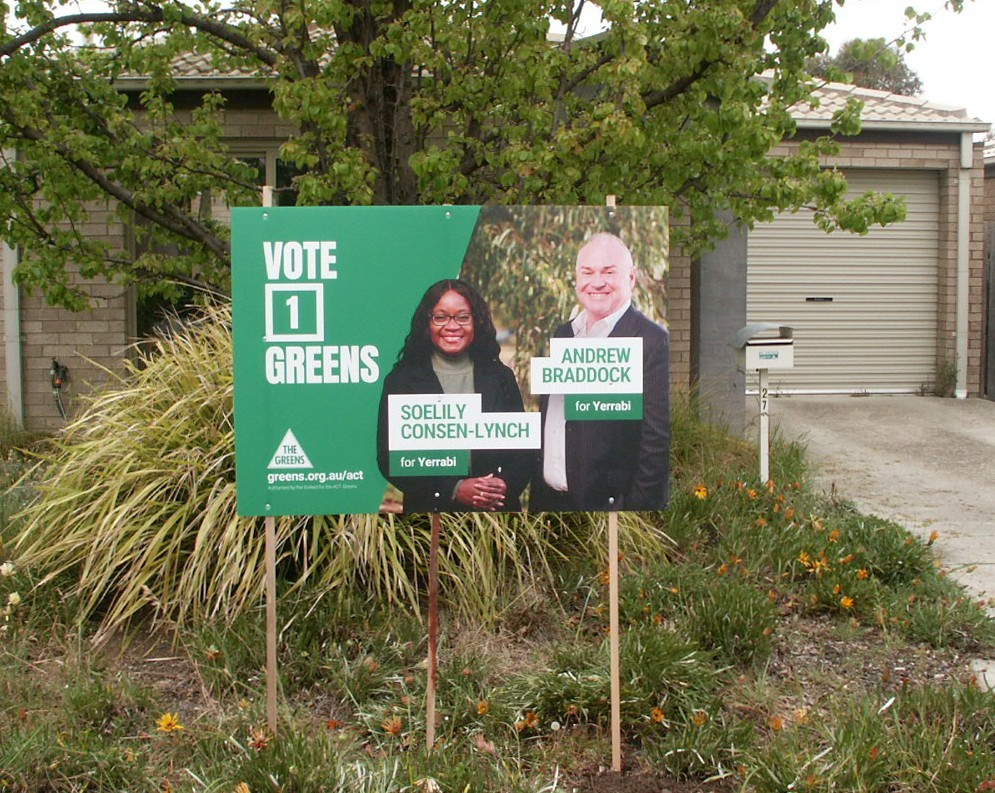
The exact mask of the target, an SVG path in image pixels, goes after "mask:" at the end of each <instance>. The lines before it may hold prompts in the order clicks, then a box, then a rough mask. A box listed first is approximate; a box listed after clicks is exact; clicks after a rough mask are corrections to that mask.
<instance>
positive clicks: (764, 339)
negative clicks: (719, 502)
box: [730, 323, 795, 483]
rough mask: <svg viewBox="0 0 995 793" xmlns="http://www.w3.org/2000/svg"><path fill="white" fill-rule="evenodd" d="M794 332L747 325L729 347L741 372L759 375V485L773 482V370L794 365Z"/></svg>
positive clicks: (781, 327) (771, 326) (788, 328)
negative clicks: (769, 372)
mask: <svg viewBox="0 0 995 793" xmlns="http://www.w3.org/2000/svg"><path fill="white" fill-rule="evenodd" d="M794 342H795V340H794V331H793V330H792V329H791V328H790V327H788V326H787V325H770V324H767V323H756V324H753V325H747V326H746V327H744V328H742V329H741V330H740V331H739V333H737V334H736V335H735V337H733V340H732V341H731V342H730V344H731V345H732V346H733V347H735V348H736V350H737V359H738V363H739V369H740V371H742V372H744V373H745V372H757V375H758V380H759V382H758V388H757V396H758V398H759V400H760V481H761V483H765V482H767V481H768V480H769V479H770V390H769V385H768V374H767V372H768V371H769V370H770V369H791V368H792V367H793V366H794V364H795V347H794Z"/></svg>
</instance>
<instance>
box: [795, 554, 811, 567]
mask: <svg viewBox="0 0 995 793" xmlns="http://www.w3.org/2000/svg"><path fill="white" fill-rule="evenodd" d="M798 561H799V562H801V563H802V564H803V565H805V566H806V567H811V564H812V560H811V558H810V557H809V555H808V551H802V552H801V553H800V554H798Z"/></svg>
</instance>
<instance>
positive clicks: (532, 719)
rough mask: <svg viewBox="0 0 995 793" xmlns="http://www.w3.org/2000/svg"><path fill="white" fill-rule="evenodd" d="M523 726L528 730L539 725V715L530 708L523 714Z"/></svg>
mask: <svg viewBox="0 0 995 793" xmlns="http://www.w3.org/2000/svg"><path fill="white" fill-rule="evenodd" d="M525 726H526V727H528V728H529V729H530V730H534V729H535V728H536V727H538V726H539V717H538V716H536V715H535V713H534V712H533V711H531V710H530V711H529V712H528V713H526V714H525Z"/></svg>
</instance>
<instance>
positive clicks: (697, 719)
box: [691, 710, 708, 727]
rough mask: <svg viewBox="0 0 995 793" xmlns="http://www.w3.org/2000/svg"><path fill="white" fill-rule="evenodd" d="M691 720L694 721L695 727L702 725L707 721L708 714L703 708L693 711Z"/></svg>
mask: <svg viewBox="0 0 995 793" xmlns="http://www.w3.org/2000/svg"><path fill="white" fill-rule="evenodd" d="M691 720H692V721H693V722H694V725H695V727H704V726H705V724H707V723H708V714H707V713H705V711H703V710H698V711H695V714H694V716H693V717H692V718H691Z"/></svg>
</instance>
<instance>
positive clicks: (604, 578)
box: [598, 570, 611, 586]
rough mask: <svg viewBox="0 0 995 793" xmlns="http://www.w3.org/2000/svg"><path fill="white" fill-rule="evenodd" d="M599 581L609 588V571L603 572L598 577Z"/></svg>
mask: <svg viewBox="0 0 995 793" xmlns="http://www.w3.org/2000/svg"><path fill="white" fill-rule="evenodd" d="M598 581H600V582H601V586H608V583H609V582H610V581H611V574H610V573H609V572H608V571H607V570H605V571H603V572H602V573H600V574H599V575H598Z"/></svg>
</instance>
